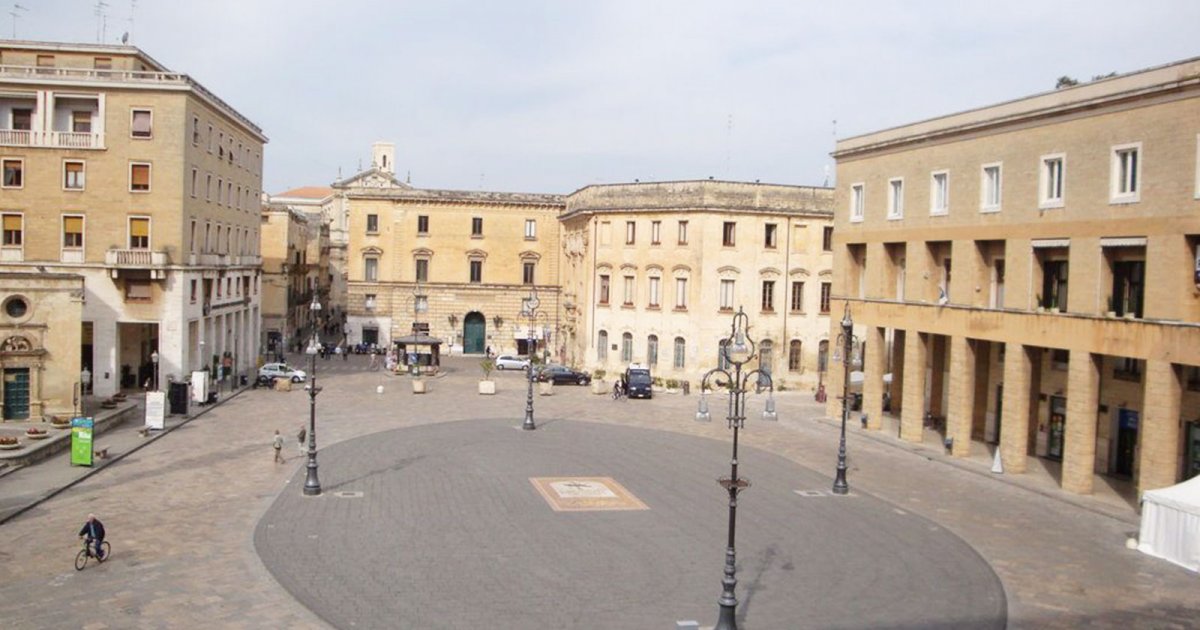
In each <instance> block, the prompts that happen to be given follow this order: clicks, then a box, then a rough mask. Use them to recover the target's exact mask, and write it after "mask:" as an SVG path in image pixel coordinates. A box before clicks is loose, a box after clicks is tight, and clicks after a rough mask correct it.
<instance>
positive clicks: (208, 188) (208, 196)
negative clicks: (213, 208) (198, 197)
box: [204, 175, 212, 201]
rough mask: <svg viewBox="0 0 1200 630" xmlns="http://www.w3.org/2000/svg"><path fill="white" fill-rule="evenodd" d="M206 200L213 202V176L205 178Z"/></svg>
mask: <svg viewBox="0 0 1200 630" xmlns="http://www.w3.org/2000/svg"><path fill="white" fill-rule="evenodd" d="M204 200H205V201H212V175H205V176H204Z"/></svg>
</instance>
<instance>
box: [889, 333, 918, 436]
mask: <svg viewBox="0 0 1200 630" xmlns="http://www.w3.org/2000/svg"><path fill="white" fill-rule="evenodd" d="M914 334H915V333H914ZM905 339H906V335H905V332H904V331H903V330H893V331H892V384H891V386H890V387H889V388H888V392H889V395H890V397H891V400H892V409H891V413H892V415H894V416H896V417H899V416H900V413H901V411H902V410H903V409H904V344H905V343H906V342H905Z"/></svg>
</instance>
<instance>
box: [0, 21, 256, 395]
mask: <svg viewBox="0 0 1200 630" xmlns="http://www.w3.org/2000/svg"><path fill="white" fill-rule="evenodd" d="M265 142H266V137H265V136H264V135H263V133H262V131H261V130H260V129H259V128H258V127H257V126H255V125H254V124H253V123H252V122H250V121H249V120H247V119H246V117H245V116H243V115H242V114H240V113H238V112H237V111H236V110H234V109H233V108H232V107H230V106H229V104H227V103H225V102H224V101H222V100H221V99H220V98H218V97H217V96H216V95H214V94H213V93H212V92H210V91H208V90H207V89H205V88H204V87H203V86H201V85H200V84H199V83H197V82H196V81H195V80H193V79H192V78H190V77H188V76H187V75H184V74H180V73H178V72H172V71H170V70H169V69H167V68H165V67H163V66H162V65H161V64H159V63H158V62H157V61H155V60H154V59H152V58H150V57H149V56H148V55H147V54H145V53H144V52H142V51H141V50H139V49H137V48H134V47H129V46H107V45H82V44H51V43H37V42H17V41H5V42H0V161H2V162H3V182H2V189H0V195H2V199H3V202H2V203H0V213H2V214H3V217H2V220H3V223H4V240H3V245H2V246H0V270H2V271H4V272H6V273H8V272H23V273H35V272H36V273H47V274H55V273H66V274H77V275H80V276H83V278H84V302H83V312H82V316H81V321H77V322H75V324H74V326H75V327H79V328H81V330H78V331H66V330H63V331H53V335H54V336H58V335H60V334H61V335H64V336H65V337H68V338H82V339H83V340H84V342H83V343H82V344H81V349H79V350H77V352H79V353H80V357H79V361H78V363H79V364H80V365H81V366H82V367H84V368H87V369H88V372H89V373H90V374H91V375H92V383H90V384H89V385H90V387H91V389H92V391H94V393H96V394H97V395H108V394H112V393H114V392H116V391H118V390H119V389H121V388H129V387H139V386H141V385H143V384H145V383H146V382H148V381H149V382H153V377H154V376H155V372H156V366H155V364H153V363H152V360H151V358H152V356H153V355H154V353H155V352H157V354H158V357H159V363H158V364H157V375H158V377H159V378H160V383H165V382H166V381H167V380H168V378H175V379H183V378H185V377H186V375H187V373H188V372H189V371H191V370H195V369H199V368H201V367H203V366H212V365H215V364H219V363H220V361H221V359H222V358H223V357H225V356H226V355H228V356H230V357H231V358H233V359H235V365H236V366H237V369H238V371H245V370H247V369H250V368H252V367H253V365H254V361H253V357H254V354H255V346H256V344H257V339H258V336H259V334H258V321H259V317H260V315H259V312H258V284H259V276H258V266H259V257H258V243H259V234H258V224H259V217H258V214H259V194H260V190H261V180H262V148H263V145H264V143H265ZM73 372H74V374H78V370H75V369H74V368H73ZM72 378H73V376H72Z"/></svg>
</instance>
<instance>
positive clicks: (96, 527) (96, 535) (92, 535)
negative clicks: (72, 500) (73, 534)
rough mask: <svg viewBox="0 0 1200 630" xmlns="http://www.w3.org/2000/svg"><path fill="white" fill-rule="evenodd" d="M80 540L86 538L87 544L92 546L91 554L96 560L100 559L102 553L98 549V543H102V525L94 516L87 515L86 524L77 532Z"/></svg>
mask: <svg viewBox="0 0 1200 630" xmlns="http://www.w3.org/2000/svg"><path fill="white" fill-rule="evenodd" d="M79 537H80V538H85V537H86V538H87V541H88V543H89V544H92V545H93V548H94V549H95V551H94V552H93V553H94V554H95V556H96V558H97V559H100V557H101V554H102V553H103V551H102V550H101V549H100V543H102V542H104V523H101V522H100V519H98V518H96V515H95V514H88V517H87V522H86V523H84V524H83V527H82V528H81V529H80V530H79Z"/></svg>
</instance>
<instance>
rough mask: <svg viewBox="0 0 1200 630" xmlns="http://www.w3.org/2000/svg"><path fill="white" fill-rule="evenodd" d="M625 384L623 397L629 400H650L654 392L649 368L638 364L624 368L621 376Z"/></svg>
mask: <svg viewBox="0 0 1200 630" xmlns="http://www.w3.org/2000/svg"><path fill="white" fill-rule="evenodd" d="M622 380H623V381H624V382H625V395H627V396H629V397H630V398H652V397H653V396H654V390H653V388H652V387H651V385H652V383H653V379H651V378H650V368H649V367H647V366H645V365H641V364H640V363H631V364H629V367H628V368H625V374H624V375H623V376H622Z"/></svg>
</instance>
